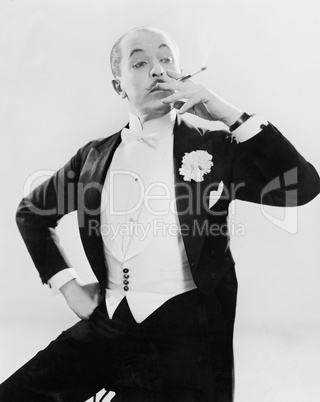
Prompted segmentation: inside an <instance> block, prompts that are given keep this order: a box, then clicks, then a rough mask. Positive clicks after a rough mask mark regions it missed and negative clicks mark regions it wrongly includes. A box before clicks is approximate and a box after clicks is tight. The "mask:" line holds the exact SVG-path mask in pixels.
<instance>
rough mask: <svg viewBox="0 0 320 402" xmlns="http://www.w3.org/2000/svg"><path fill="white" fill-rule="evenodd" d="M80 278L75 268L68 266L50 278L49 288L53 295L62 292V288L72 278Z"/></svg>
mask: <svg viewBox="0 0 320 402" xmlns="http://www.w3.org/2000/svg"><path fill="white" fill-rule="evenodd" d="M75 278H79V275H78V274H77V273H76V271H75V269H74V268H66V269H64V270H62V271H60V272H58V273H57V274H55V275H53V276H52V277H51V278H50V279H49V280H48V285H49V288H50V289H51V292H52V294H53V295H56V294H58V293H60V288H61V287H62V286H63V285H65V284H66V283H67V282H70V281H72V279H75Z"/></svg>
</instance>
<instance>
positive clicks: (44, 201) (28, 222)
mask: <svg viewBox="0 0 320 402" xmlns="http://www.w3.org/2000/svg"><path fill="white" fill-rule="evenodd" d="M91 144H92V142H90V143H88V144H87V145H85V146H84V147H83V148H81V149H80V150H79V151H78V152H77V153H76V155H74V156H73V157H72V158H71V159H70V161H69V162H68V163H67V164H66V165H65V166H64V167H63V168H61V169H59V170H58V171H57V172H56V173H55V174H54V175H53V176H52V177H50V178H49V179H48V180H47V181H46V182H44V183H43V184H41V185H40V186H38V187H37V188H36V189H35V190H34V191H32V192H31V194H30V195H29V196H27V197H25V198H23V199H22V201H21V202H20V204H19V207H18V210H17V214H16V221H17V225H18V228H19V230H20V233H21V235H22V238H23V240H24V242H25V244H26V246H27V249H28V251H29V253H30V256H31V258H32V260H33V262H34V264H35V266H36V268H37V270H38V272H39V275H40V278H41V280H42V282H43V283H48V281H49V280H50V278H52V277H54V276H55V275H56V274H58V273H60V272H62V271H63V270H65V269H67V268H70V267H71V264H70V262H69V260H68V258H67V256H66V255H65V253H64V251H63V249H62V247H61V246H60V244H59V238H58V236H57V234H56V231H55V228H56V226H57V225H58V223H59V221H60V219H61V218H62V217H63V216H64V215H66V214H68V213H70V212H72V211H74V210H76V209H77V184H78V180H79V175H80V171H81V167H82V165H83V163H84V161H85V159H86V155H87V154H88V152H89V150H90V145H91ZM60 290H61V292H62V294H63V295H64V297H65V298H66V300H67V303H68V304H69V306H70V307H71V309H72V310H73V311H74V312H75V313H76V314H77V315H78V316H79V317H80V318H87V317H88V316H89V315H90V313H91V312H92V310H93V309H94V308H95V307H96V305H97V304H98V300H99V296H98V284H89V285H85V284H83V283H82V282H81V281H79V280H76V279H72V280H69V281H68V282H67V283H65V284H63V285H61V288H60Z"/></svg>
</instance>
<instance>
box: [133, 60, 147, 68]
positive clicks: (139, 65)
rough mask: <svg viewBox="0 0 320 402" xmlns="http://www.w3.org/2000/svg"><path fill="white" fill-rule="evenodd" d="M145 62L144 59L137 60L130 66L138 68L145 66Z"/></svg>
mask: <svg viewBox="0 0 320 402" xmlns="http://www.w3.org/2000/svg"><path fill="white" fill-rule="evenodd" d="M146 64H147V63H146V62H145V61H139V62H138V63H134V65H133V66H132V68H140V67H143V66H145V65H146Z"/></svg>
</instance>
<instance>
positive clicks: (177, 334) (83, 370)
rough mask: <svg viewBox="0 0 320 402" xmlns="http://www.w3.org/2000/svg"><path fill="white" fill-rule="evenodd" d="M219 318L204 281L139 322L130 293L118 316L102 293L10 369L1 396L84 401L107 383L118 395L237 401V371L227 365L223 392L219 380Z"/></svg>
mask: <svg viewBox="0 0 320 402" xmlns="http://www.w3.org/2000/svg"><path fill="white" fill-rule="evenodd" d="M208 311H209V312H208ZM217 325H218V327H219V328H220V327H221V322H219V319H217V314H216V312H215V311H214V310H212V309H208V306H207V305H206V302H205V300H204V298H203V296H202V295H201V294H200V292H199V291H198V290H197V289H196V290H193V291H190V292H186V293H183V294H181V295H178V296H176V297H174V298H172V299H170V300H168V301H167V302H166V303H164V304H163V305H162V306H161V307H159V308H158V309H157V310H156V311H154V312H153V313H152V314H151V315H150V316H149V317H148V318H147V319H146V320H144V321H143V322H142V323H140V324H138V323H136V322H135V320H134V318H133V316H132V314H131V312H130V309H129V307H128V304H127V301H126V298H124V299H123V300H122V301H121V303H120V305H119V306H118V308H117V310H116V311H115V313H114V316H113V317H112V319H110V318H109V316H108V313H107V310H106V306H105V301H103V302H101V303H100V305H99V306H98V307H97V308H96V309H95V310H94V312H93V314H92V315H91V317H90V319H89V320H82V321H80V322H78V323H77V324H76V325H74V326H73V327H71V328H69V329H68V330H67V331H64V332H63V333H62V334H61V335H60V336H59V337H58V338H57V339H56V340H54V341H53V342H51V343H50V344H49V346H48V347H47V348H45V349H44V350H42V351H40V352H39V353H38V354H37V355H36V356H35V357H34V358H33V359H31V360H30V361H29V362H28V363H26V364H25V365H24V366H22V367H21V368H20V369H19V370H18V371H17V372H16V373H14V374H13V375H12V376H11V377H9V378H8V379H7V380H6V381H5V382H4V383H3V384H2V385H1V386H0V401H1V402H15V401H17V402H24V401H25V402H38V401H39V402H47V401H48V402H49V401H50V402H52V401H70V402H76V401H85V400H87V399H88V398H90V397H91V396H92V395H94V394H95V393H96V392H98V391H99V390H100V389H102V388H106V389H108V390H113V391H115V392H116V394H117V396H116V397H115V398H114V400H115V401H116V400H119V401H137V402H143V401H146V402H147V401H155V402H162V401H163V402H164V401H166V402H169V401H171V402H178V401H181V402H188V401H190V402H193V401H203V402H206V401H215V402H231V401H232V396H231V393H230V380H231V378H225V375H224V373H222V381H225V382H226V387H224V386H222V388H224V389H225V391H223V392H222V393H221V389H222V388H221V386H220V385H221V384H220V385H219V384H218V387H217V386H216V384H217V378H218V377H219V376H220V375H221V367H222V366H221V365H220V360H221V359H220V357H219V356H221V353H220V351H221V349H220V347H221V348H222V349H223V348H225V344H224V342H225V339H224V338H223V331H222V332H221V331H220V329H219V330H217V329H215V328H214V327H215V326H217ZM215 354H217V359H216V363H217V365H216V367H215V363H214V364H212V359H215ZM223 364H224V363H223ZM220 366H221V367H220ZM227 377H229V376H228V375H227ZM219 381H220V382H221V379H220V380H218V382H219ZM219 389H220V391H219ZM218 394H219V395H220V396H219V395H218Z"/></svg>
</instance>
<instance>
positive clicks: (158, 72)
mask: <svg viewBox="0 0 320 402" xmlns="http://www.w3.org/2000/svg"><path fill="white" fill-rule="evenodd" d="M150 75H151V77H152V78H155V77H162V76H163V68H162V66H161V64H160V63H155V64H154V65H153V67H152V69H151V71H150Z"/></svg>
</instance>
